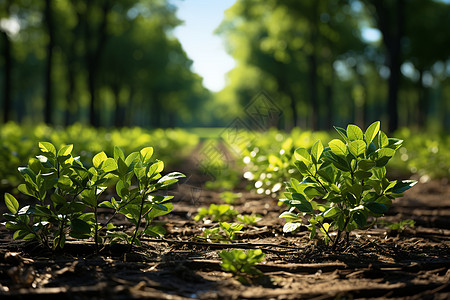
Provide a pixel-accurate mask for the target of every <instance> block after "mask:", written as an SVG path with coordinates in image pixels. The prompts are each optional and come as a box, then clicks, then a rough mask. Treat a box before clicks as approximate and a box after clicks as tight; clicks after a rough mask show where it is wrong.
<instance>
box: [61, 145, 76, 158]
mask: <svg viewBox="0 0 450 300" xmlns="http://www.w3.org/2000/svg"><path fill="white" fill-rule="evenodd" d="M72 150H73V145H66V146H64V147H62V148H61V149H59V151H58V156H59V157H65V156H69V155H70V154H71V153H72Z"/></svg>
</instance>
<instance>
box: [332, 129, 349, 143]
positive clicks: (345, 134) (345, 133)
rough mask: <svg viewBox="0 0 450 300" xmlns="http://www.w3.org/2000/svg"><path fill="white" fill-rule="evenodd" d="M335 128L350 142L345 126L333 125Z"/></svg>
mask: <svg viewBox="0 0 450 300" xmlns="http://www.w3.org/2000/svg"><path fill="white" fill-rule="evenodd" d="M333 127H334V129H336V131H337V132H338V133H339V134H340V135H341V136H342V138H343V139H344V141H346V142H348V137H347V131H346V130H345V129H344V128H341V127H337V126H333Z"/></svg>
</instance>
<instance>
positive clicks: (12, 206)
mask: <svg viewBox="0 0 450 300" xmlns="http://www.w3.org/2000/svg"><path fill="white" fill-rule="evenodd" d="M5 204H6V207H7V208H8V209H9V211H10V212H11V213H13V214H16V213H17V212H18V211H19V202H18V201H17V199H16V198H15V197H14V196H13V195H11V194H9V193H5Z"/></svg>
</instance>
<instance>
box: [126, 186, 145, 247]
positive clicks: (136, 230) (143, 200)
mask: <svg viewBox="0 0 450 300" xmlns="http://www.w3.org/2000/svg"><path fill="white" fill-rule="evenodd" d="M144 196H145V195H144ZM144 196H142V201H141V207H140V209H139V218H138V222H137V224H136V229H135V231H134V235H133V238H132V239H131V241H130V249H129V251H131V249H132V247H133V242H134V240H135V239H136V237H137V234H138V231H139V227H140V225H141V219H142V211H143V210H144V202H145V197H144Z"/></svg>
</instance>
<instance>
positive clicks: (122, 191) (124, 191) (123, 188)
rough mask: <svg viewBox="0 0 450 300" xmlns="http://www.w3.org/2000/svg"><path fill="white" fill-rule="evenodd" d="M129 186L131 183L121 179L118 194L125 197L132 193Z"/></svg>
mask: <svg viewBox="0 0 450 300" xmlns="http://www.w3.org/2000/svg"><path fill="white" fill-rule="evenodd" d="M129 187H130V185H129V184H128V183H127V182H124V181H123V180H119V181H118V182H117V184H116V192H117V195H119V197H120V198H125V197H126V196H127V195H128V194H129V193H130V191H129V189H128V188H129Z"/></svg>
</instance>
